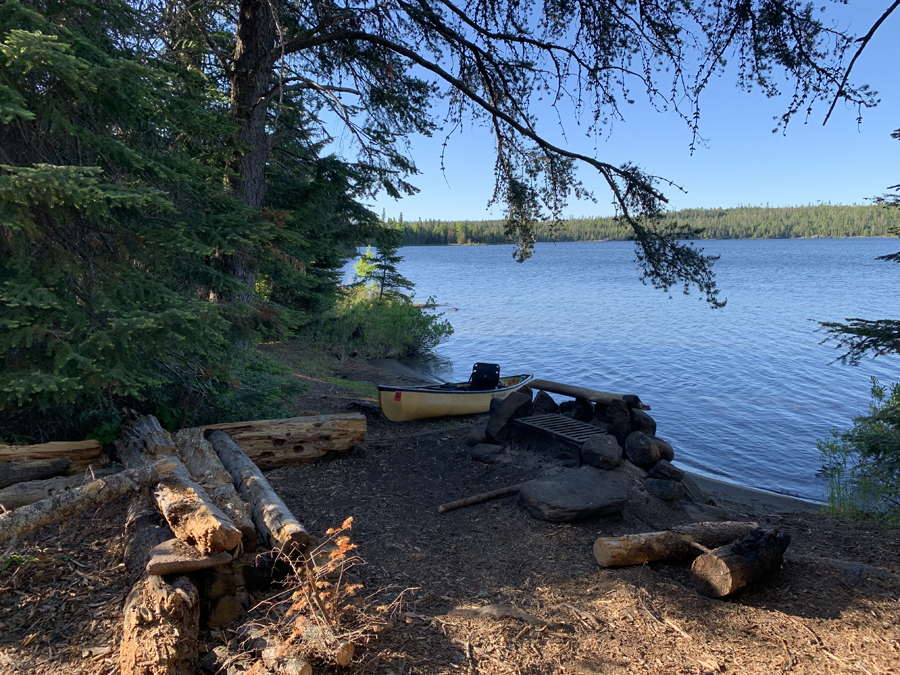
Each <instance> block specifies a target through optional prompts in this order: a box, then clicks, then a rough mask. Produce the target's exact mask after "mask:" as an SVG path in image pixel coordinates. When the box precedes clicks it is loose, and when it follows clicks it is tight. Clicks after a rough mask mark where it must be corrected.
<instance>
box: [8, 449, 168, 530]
mask: <svg viewBox="0 0 900 675" xmlns="http://www.w3.org/2000/svg"><path fill="white" fill-rule="evenodd" d="M158 480H159V472H158V471H157V468H156V466H155V465H152V464H147V465H145V466H143V467H141V468H139V469H131V470H128V471H122V472H120V473H117V474H115V475H114V476H109V477H108V478H100V479H97V480H94V481H91V482H90V483H88V484H87V485H85V486H84V487H82V488H76V489H74V490H68V491H66V492H61V493H59V494H55V495H53V496H52V497H48V498H47V499H42V500H41V501H39V502H35V503H34V504H29V505H27V506H23V507H22V508H19V509H16V510H15V511H10V512H9V513H3V514H0V541H6V540H7V539H11V538H12V537H16V536H19V535H22V534H26V533H28V532H33V531H34V530H37V529H40V528H42V527H44V526H45V525H49V524H50V523H53V522H56V521H57V520H65V519H66V518H71V517H72V516H75V515H78V514H79V513H83V512H84V511H87V510H88V509H93V508H96V507H98V506H100V505H101V504H105V503H106V502H109V501H112V500H113V499H116V498H117V497H121V496H122V495H126V494H128V493H130V492H134V491H136V490H139V489H140V488H141V487H144V486H149V485H154V484H155V483H156V482H157V481H158Z"/></svg>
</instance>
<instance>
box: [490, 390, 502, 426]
mask: <svg viewBox="0 0 900 675" xmlns="http://www.w3.org/2000/svg"><path fill="white" fill-rule="evenodd" d="M502 404H503V399H502V398H500V397H499V396H498V397H496V398H492V399H491V403H490V405H489V406H488V422H490V421H491V417H493V416H494V415H496V414H497V411H498V410H499V409H500V406H501V405H502Z"/></svg>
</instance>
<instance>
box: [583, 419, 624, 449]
mask: <svg viewBox="0 0 900 675" xmlns="http://www.w3.org/2000/svg"><path fill="white" fill-rule="evenodd" d="M588 424H590V425H591V426H594V427H597V428H598V429H599V430H600V431H602V432H603V433H604V434H608V433H609V425H608V424H607V423H606V422H601V421H600V420H598V419H597V418H596V417H595V418H594V419H592V420H591V421H590V422H588ZM613 438H615V437H613ZM616 442H617V443H618V441H616ZM620 447H621V446H620Z"/></svg>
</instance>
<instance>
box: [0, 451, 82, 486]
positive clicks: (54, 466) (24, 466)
mask: <svg viewBox="0 0 900 675" xmlns="http://www.w3.org/2000/svg"><path fill="white" fill-rule="evenodd" d="M71 463H72V460H70V459H69V458H68V457H58V458H56V459H39V460H35V461H31V462H0V488H5V487H7V486H9V485H15V484H16V483H24V482H25V481H33V480H41V479H43V478H50V477H51V476H57V475H59V474H61V473H62V472H63V471H65V470H66V469H68V468H69V464H71Z"/></svg>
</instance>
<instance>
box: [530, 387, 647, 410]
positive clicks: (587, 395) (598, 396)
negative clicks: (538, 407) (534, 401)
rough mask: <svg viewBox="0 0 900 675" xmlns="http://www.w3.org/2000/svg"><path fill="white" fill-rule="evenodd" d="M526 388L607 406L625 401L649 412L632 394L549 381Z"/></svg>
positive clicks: (633, 406)
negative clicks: (613, 402)
mask: <svg viewBox="0 0 900 675" xmlns="http://www.w3.org/2000/svg"><path fill="white" fill-rule="evenodd" d="M528 386H530V387H531V388H532V389H541V390H543V391H549V392H550V393H552V394H560V395H562V396H571V397H572V398H584V399H587V400H588V401H593V402H594V403H602V404H604V405H609V403H610V402H611V401H625V403H627V404H628V406H629V407H631V408H637V409H639V410H650V406H648V405H644V403H642V402H641V399H640V398H639V397H637V396H635V395H634V394H611V393H609V392H607V391H597V390H596V389H587V388H585V387H575V386H573V385H571V384H562V383H560V382H551V381H550V380H532V381H531V382H529V383H528Z"/></svg>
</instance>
